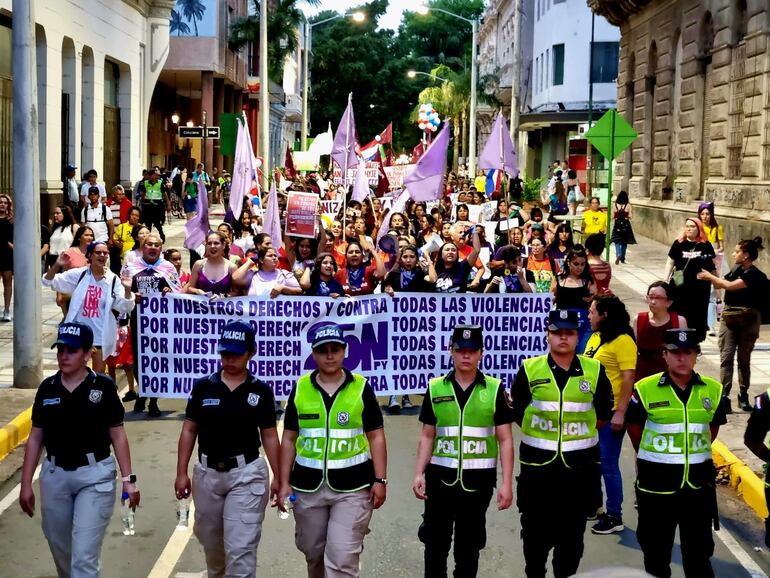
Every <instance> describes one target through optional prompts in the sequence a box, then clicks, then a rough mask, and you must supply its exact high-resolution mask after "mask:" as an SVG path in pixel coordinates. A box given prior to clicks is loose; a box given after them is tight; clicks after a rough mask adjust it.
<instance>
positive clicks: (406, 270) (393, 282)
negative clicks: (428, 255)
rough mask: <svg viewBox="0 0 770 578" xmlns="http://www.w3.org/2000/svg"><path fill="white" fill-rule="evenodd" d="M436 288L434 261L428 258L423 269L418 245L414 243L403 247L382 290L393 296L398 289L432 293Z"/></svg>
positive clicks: (383, 283)
mask: <svg viewBox="0 0 770 578" xmlns="http://www.w3.org/2000/svg"><path fill="white" fill-rule="evenodd" d="M426 273H427V274H426ZM435 289H436V269H435V268H434V266H433V262H432V261H431V260H430V259H426V263H425V269H423V266H422V264H421V263H420V262H419V254H418V251H417V247H415V246H414V245H407V246H406V247H404V248H403V249H401V255H400V256H399V258H398V263H396V266H395V267H393V269H392V270H391V272H390V273H388V274H387V276H386V277H385V280H384V281H383V282H382V290H383V291H384V292H385V293H387V294H388V295H391V296H392V295H393V293H395V292H396V291H405V292H410V293H430V292H433V291H434V290H435Z"/></svg>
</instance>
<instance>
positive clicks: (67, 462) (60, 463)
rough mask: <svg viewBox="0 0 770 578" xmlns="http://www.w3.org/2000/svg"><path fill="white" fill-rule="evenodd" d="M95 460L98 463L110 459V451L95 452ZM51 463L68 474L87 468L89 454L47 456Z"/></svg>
mask: <svg viewBox="0 0 770 578" xmlns="http://www.w3.org/2000/svg"><path fill="white" fill-rule="evenodd" d="M93 454H94V459H95V460H96V461H97V462H100V461H102V460H106V459H107V458H108V457H110V450H109V449H107V450H103V451H101V452H99V451H95V452H93ZM46 457H47V459H48V461H49V462H53V463H54V464H55V465H56V467H57V468H61V469H63V470H66V471H68V472H71V471H73V470H76V469H78V468H82V467H83V466H87V465H88V464H89V463H90V462H89V461H88V454H81V455H76V456H52V455H48V456H46Z"/></svg>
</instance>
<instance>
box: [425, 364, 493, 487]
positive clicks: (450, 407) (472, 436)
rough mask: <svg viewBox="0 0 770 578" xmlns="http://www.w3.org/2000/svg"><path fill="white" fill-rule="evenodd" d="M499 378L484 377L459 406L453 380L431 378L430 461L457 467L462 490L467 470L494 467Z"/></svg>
mask: <svg viewBox="0 0 770 578" xmlns="http://www.w3.org/2000/svg"><path fill="white" fill-rule="evenodd" d="M499 386H500V380H499V379H495V378H494V377H489V376H486V375H485V376H484V386H480V385H474V386H473V391H472V392H471V395H470V397H469V398H468V401H467V402H466V403H465V407H463V408H462V409H460V404H459V403H457V398H456V396H455V390H454V386H453V385H452V382H451V381H450V380H448V379H447V378H446V376H444V377H437V378H434V379H431V380H430V385H429V386H428V395H429V396H430V402H431V405H432V407H433V413H434V415H435V416H436V437H435V438H434V440H433V455H432V456H431V458H430V463H431V464H434V465H437V466H443V467H445V468H452V469H455V470H457V478H456V479H455V481H454V482H453V483H452V485H454V484H456V483H457V482H458V481H459V482H460V485H461V486H462V488H463V489H466V488H465V485H464V484H463V473H464V472H465V471H467V470H486V469H496V468H497V437H496V436H495V404H496V402H497V390H498V388H499Z"/></svg>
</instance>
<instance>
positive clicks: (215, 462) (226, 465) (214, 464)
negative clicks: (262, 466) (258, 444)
mask: <svg viewBox="0 0 770 578" xmlns="http://www.w3.org/2000/svg"><path fill="white" fill-rule="evenodd" d="M202 453H203V452H198V459H199V460H200V461H201V463H203V461H204V460H203V458H202V457H201V454H202ZM242 455H243V458H244V461H245V463H247V464H250V463H251V462H253V461H254V460H256V459H258V458H259V450H255V451H253V452H244V453H243V454H242ZM205 462H206V463H205V464H203V465H204V466H205V467H208V468H211V469H212V470H216V471H218V472H229V471H230V470H234V469H235V468H237V467H238V466H239V464H238V456H233V457H230V458H218V457H215V456H210V455H208V454H207V455H206V460H205Z"/></svg>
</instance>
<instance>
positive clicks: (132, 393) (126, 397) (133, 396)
mask: <svg viewBox="0 0 770 578" xmlns="http://www.w3.org/2000/svg"><path fill="white" fill-rule="evenodd" d="M135 400H136V392H135V391H132V390H130V389H129V390H128V391H127V392H126V395H124V396H123V401H135Z"/></svg>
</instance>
